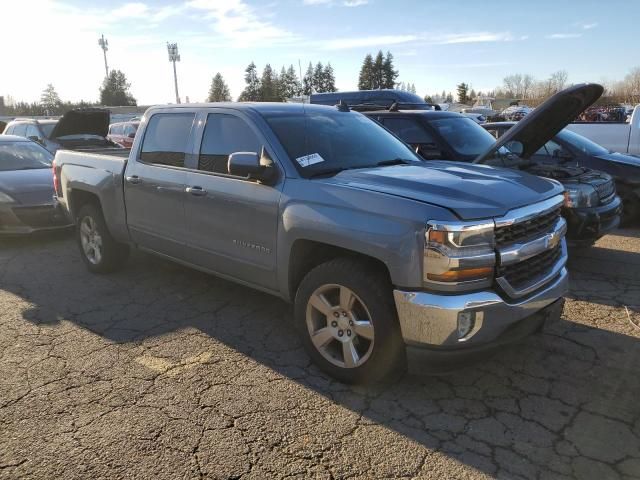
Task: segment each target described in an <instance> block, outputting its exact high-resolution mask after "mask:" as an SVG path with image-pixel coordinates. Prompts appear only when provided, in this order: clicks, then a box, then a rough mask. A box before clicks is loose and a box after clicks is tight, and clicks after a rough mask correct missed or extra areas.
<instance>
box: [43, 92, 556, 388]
mask: <svg viewBox="0 0 640 480" xmlns="http://www.w3.org/2000/svg"><path fill="white" fill-rule="evenodd" d="M469 121H470V122H471V120H469ZM474 125H475V124H474ZM483 131H484V130H483ZM485 133H486V132H485ZM487 135H488V134H487ZM54 170H55V172H56V179H57V182H56V193H57V196H58V199H59V201H60V203H61V204H62V205H63V207H64V209H65V211H67V212H68V214H69V216H70V218H72V219H73V220H74V222H76V224H77V225H78V228H77V241H78V245H79V247H80V252H81V255H82V258H83V260H84V262H85V264H86V265H87V267H88V269H89V270H90V271H92V272H97V273H102V272H108V271H112V270H114V269H116V268H118V267H119V266H121V265H122V263H123V262H124V260H125V259H126V257H127V252H128V250H129V247H130V246H136V247H139V248H141V249H144V250H146V251H149V252H152V253H156V254H158V255H161V256H162V257H164V258H170V259H173V260H175V261H177V262H179V263H182V264H186V265H190V266H192V267H193V268H196V269H199V270H203V271H205V272H210V273H213V274H216V275H219V276H222V277H224V278H227V279H230V280H234V281H237V282H240V283H242V284H244V285H248V286H251V287H254V288H256V289H259V290H263V291H265V292H269V293H271V294H274V295H278V296H280V297H282V298H284V299H286V300H288V301H291V302H293V303H294V311H295V325H296V327H297V328H298V329H299V331H300V333H301V337H302V340H303V344H304V346H305V348H306V349H307V351H308V353H309V355H310V356H311V358H312V359H313V360H314V362H315V363H316V364H317V365H318V366H319V367H320V368H321V369H323V370H324V371H325V372H327V373H329V374H330V375H333V376H334V377H335V378H337V379H340V380H342V381H345V382H358V381H365V380H372V379H377V378H380V377H382V376H384V375H386V374H387V373H389V372H392V371H394V370H395V369H396V367H401V366H402V365H403V364H404V362H405V360H409V365H413V367H412V370H414V369H419V370H421V369H423V368H424V363H419V362H416V359H417V358H422V359H423V360H422V361H423V362H424V361H425V360H424V359H425V358H426V359H429V360H428V361H429V362H434V361H436V360H434V359H440V361H443V362H445V364H447V365H451V362H453V361H457V360H458V359H460V358H461V357H467V358H468V357H469V356H470V355H473V354H478V353H480V352H484V351H486V350H488V349H492V348H497V347H498V346H500V345H503V344H505V343H509V342H512V341H515V340H517V339H520V338H522V337H524V336H526V335H529V334H531V333H533V332H534V331H536V330H537V329H538V328H540V326H541V324H542V323H543V322H544V320H545V319H546V318H558V317H559V315H560V313H561V310H562V304H563V300H562V297H563V295H564V294H565V293H566V291H567V284H568V277H567V271H566V269H565V263H566V260H567V250H566V243H565V240H564V233H565V229H566V226H565V221H564V219H562V217H561V216H560V213H559V212H560V206H561V205H562V202H563V188H562V186H561V185H560V184H559V183H557V182H553V181H549V180H547V179H544V178H540V177H536V176H533V175H529V174H527V173H524V172H517V171H513V170H505V169H496V168H491V167H487V166H484V165H462V164H459V163H456V164H453V163H447V162H434V163H432V164H430V165H426V164H425V162H424V161H423V160H422V159H420V158H419V157H418V156H417V155H416V154H415V153H414V152H413V151H412V150H411V149H410V148H408V147H407V146H406V145H405V144H404V143H402V142H401V141H400V140H398V139H397V138H396V137H395V136H393V135H392V134H391V133H389V132H388V131H387V130H385V129H384V128H382V127H381V126H379V125H378V124H376V123H375V122H371V121H370V120H368V119H367V118H366V117H364V116H363V115H361V114H359V113H357V112H354V111H350V110H349V108H347V107H346V106H344V105H340V106H338V107H328V106H319V105H303V104H295V103H289V104H282V103H276V104H271V103H253V104H243V103H221V104H203V105H197V104H184V105H173V106H166V107H152V108H150V109H149V110H147V112H146V114H145V119H144V120H143V121H142V122H141V124H140V130H139V133H138V135H137V136H136V139H135V140H134V143H133V148H132V149H131V152H130V154H129V157H128V159H126V158H123V157H121V156H119V155H117V152H115V151H111V152H109V154H106V155H100V154H92V153H76V152H66V151H64V150H61V151H59V152H58V153H57V154H56V157H55V160H54ZM416 365H419V366H420V367H419V368H416ZM428 365H433V363H428Z"/></svg>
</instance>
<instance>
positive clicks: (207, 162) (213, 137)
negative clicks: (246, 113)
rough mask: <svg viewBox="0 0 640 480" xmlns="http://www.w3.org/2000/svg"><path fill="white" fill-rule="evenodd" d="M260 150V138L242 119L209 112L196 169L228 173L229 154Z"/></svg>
mask: <svg viewBox="0 0 640 480" xmlns="http://www.w3.org/2000/svg"><path fill="white" fill-rule="evenodd" d="M260 150H261V144H260V140H259V139H258V137H257V136H256V134H255V133H254V132H253V130H252V129H251V127H250V126H249V125H248V124H247V123H246V122H245V121H244V120H243V119H241V118H240V117H236V116H235V115H228V114H224V113H211V114H209V115H208V117H207V125H206V126H205V129H204V135H203V137H202V146H201V147H200V155H199V156H198V170H204V171H207V172H214V173H228V169H227V162H228V159H229V155H231V154H232V153H236V152H256V153H259V152H260Z"/></svg>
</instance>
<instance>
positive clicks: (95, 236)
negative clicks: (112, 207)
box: [80, 217, 102, 265]
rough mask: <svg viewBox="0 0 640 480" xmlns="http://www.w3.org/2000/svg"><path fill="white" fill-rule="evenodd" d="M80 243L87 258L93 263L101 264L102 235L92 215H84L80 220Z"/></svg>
mask: <svg viewBox="0 0 640 480" xmlns="http://www.w3.org/2000/svg"><path fill="white" fill-rule="evenodd" d="M80 243H81V244H82V250H83V251H84V254H85V256H86V257H87V260H89V262H91V263H92V264H93V265H97V264H99V263H100V261H101V260H102V237H101V236H100V233H99V232H98V227H97V225H96V221H95V220H94V219H93V218H92V217H84V218H83V219H82V221H81V222H80Z"/></svg>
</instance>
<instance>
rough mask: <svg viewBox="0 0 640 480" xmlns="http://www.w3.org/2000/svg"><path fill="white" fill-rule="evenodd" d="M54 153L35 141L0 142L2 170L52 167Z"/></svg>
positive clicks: (0, 168)
mask: <svg viewBox="0 0 640 480" xmlns="http://www.w3.org/2000/svg"><path fill="white" fill-rule="evenodd" d="M52 160H53V155H52V154H51V153H49V152H48V151H47V150H45V149H44V148H42V147H41V146H40V145H38V144H37V143H33V142H25V141H21V142H0V171H1V172H6V171H10V170H34V169H40V168H50V167H51V161H52Z"/></svg>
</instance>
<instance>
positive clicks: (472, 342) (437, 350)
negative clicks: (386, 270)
mask: <svg viewBox="0 0 640 480" xmlns="http://www.w3.org/2000/svg"><path fill="white" fill-rule="evenodd" d="M568 288H569V275H568V273H567V270H566V268H564V267H563V268H562V269H561V271H560V272H559V274H558V275H557V276H556V277H555V278H554V279H553V280H552V281H550V282H549V283H547V285H546V286H544V287H543V288H541V289H540V290H538V291H537V292H535V293H534V294H532V295H530V296H528V297H527V298H525V299H522V300H517V301H513V303H508V302H507V301H506V300H504V299H503V298H502V297H501V296H500V295H498V294H497V293H495V292H493V291H491V290H487V291H481V292H474V293H468V294H462V295H443V294H440V295H438V294H433V293H428V292H406V291H401V290H395V291H394V297H395V302H396V308H397V311H398V319H399V321H400V329H401V331H402V337H403V339H404V342H405V344H406V346H407V353H408V354H411V353H414V352H415V351H416V350H418V351H423V352H424V353H426V354H428V355H429V356H430V357H440V358H443V359H444V360H445V363H446V359H447V357H452V356H455V357H464V356H465V355H466V354H472V353H477V352H478V351H485V350H488V349H491V348H494V347H497V346H500V345H504V344H505V343H508V342H507V341H505V337H504V335H505V334H506V333H507V332H508V331H510V330H511V329H513V328H514V326H515V325H517V324H519V323H520V322H523V321H525V320H527V319H529V320H528V321H525V322H524V323H525V324H527V325H529V324H531V323H535V321H536V319H539V318H540V315H541V314H540V312H541V311H544V310H545V309H547V308H548V307H549V306H550V305H552V304H556V302H558V300H561V299H562V297H564V295H565V294H566V293H567V291H568ZM560 303H561V302H560ZM561 310H562V309H561V308H560V309H559V311H558V309H557V308H556V309H555V311H554V313H553V314H554V315H555V316H558V315H560V313H561ZM460 312H475V325H474V327H473V328H472V330H471V332H470V333H468V334H467V335H466V336H465V337H463V338H458V314H459V313H460ZM543 316H544V315H543ZM524 331H525V335H524V336H526V334H529V333H532V332H533V331H535V328H534V329H533V330H531V331H529V330H528V329H526V328H525V329H524ZM519 338H522V337H518V338H515V339H513V340H512V341H516V340H518V339H519ZM507 340H510V337H509V338H507ZM408 356H409V357H411V355H408ZM409 360H410V370H411V369H412V368H411V367H412V366H411V363H412V362H411V358H409ZM426 367H427V366H425V368H426ZM421 370H424V369H423V368H421Z"/></svg>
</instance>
